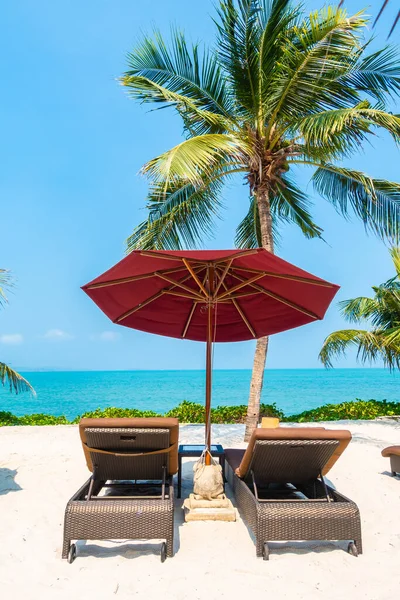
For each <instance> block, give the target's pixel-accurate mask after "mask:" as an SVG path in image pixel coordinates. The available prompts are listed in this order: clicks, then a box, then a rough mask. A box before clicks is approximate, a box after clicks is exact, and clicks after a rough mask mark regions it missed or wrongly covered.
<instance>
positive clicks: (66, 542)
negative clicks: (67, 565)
mask: <svg viewBox="0 0 400 600" xmlns="http://www.w3.org/2000/svg"><path fill="white" fill-rule="evenodd" d="M70 546H71V540H69V539H67V538H65V537H64V540H63V547H62V555H61V557H62V558H68V552H69V548H70Z"/></svg>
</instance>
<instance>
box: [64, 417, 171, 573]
mask: <svg viewBox="0 0 400 600" xmlns="http://www.w3.org/2000/svg"><path fill="white" fill-rule="evenodd" d="M79 433H80V436H81V441H82V446H83V451H84V453H85V457H86V463H87V466H88V469H89V470H90V471H91V472H92V476H91V477H90V479H89V480H88V481H87V482H86V483H85V484H84V485H83V486H82V487H81V488H80V489H79V490H78V491H77V492H76V494H74V495H73V497H72V498H71V500H70V501H69V502H68V504H67V507H66V510H65V521H64V541H63V549H62V557H63V558H67V559H68V562H73V560H74V559H75V556H76V546H75V544H74V543H71V542H72V540H104V539H141V540H142V539H146V540H150V539H161V540H165V542H163V543H162V546H161V561H162V562H164V560H165V558H166V556H173V535H174V488H173V484H172V477H173V475H174V474H175V473H176V472H177V470H178V437H179V424H178V420H177V419H168V418H148V419H147V418H138V419H82V420H81V422H80V423H79Z"/></svg>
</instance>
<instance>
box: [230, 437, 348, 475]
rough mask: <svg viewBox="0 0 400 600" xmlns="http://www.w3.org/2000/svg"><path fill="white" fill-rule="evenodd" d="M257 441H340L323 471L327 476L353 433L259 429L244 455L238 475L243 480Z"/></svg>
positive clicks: (237, 470) (237, 471)
mask: <svg viewBox="0 0 400 600" xmlns="http://www.w3.org/2000/svg"><path fill="white" fill-rule="evenodd" d="M257 440H338V441H339V445H338V447H337V449H336V450H335V452H334V453H333V454H332V456H331V458H330V459H329V460H328V462H327V463H326V465H325V467H324V468H323V470H322V474H323V475H326V473H328V471H330V469H331V468H332V467H333V465H334V464H335V462H336V461H337V459H338V458H339V456H340V455H341V454H342V452H343V451H344V450H345V448H346V447H347V446H348V444H349V443H350V440H351V433H350V431H347V430H346V429H336V430H334V429H324V428H322V427H277V428H274V429H263V428H257V429H255V430H254V431H253V433H252V435H251V438H250V441H249V445H248V446H247V449H246V451H245V453H244V455H243V458H242V461H241V463H240V465H239V466H238V467H237V468H236V471H235V472H236V475H238V476H239V477H240V478H241V479H243V478H244V477H246V475H247V472H248V470H249V466H250V463H251V459H252V455H253V451H254V446H255V443H256V442H257Z"/></svg>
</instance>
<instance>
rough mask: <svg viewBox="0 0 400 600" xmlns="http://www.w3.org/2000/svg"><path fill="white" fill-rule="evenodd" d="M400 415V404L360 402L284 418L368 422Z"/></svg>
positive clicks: (292, 419) (297, 420)
mask: <svg viewBox="0 0 400 600" xmlns="http://www.w3.org/2000/svg"><path fill="white" fill-rule="evenodd" d="M390 415H400V402H387V401H386V400H360V399H359V398H356V399H355V400H354V401H353V402H342V403H341V404H325V405H324V406H320V407H319V408H314V409H313V410H306V411H304V412H302V413H299V414H297V415H290V416H288V417H285V418H284V420H285V421H292V422H295V423H305V422H311V421H339V420H353V419H363V420H370V419H376V418H377V417H384V416H390Z"/></svg>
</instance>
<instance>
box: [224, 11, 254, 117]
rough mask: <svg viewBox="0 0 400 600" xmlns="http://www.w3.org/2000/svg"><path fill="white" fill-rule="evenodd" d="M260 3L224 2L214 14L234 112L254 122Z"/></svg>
mask: <svg viewBox="0 0 400 600" xmlns="http://www.w3.org/2000/svg"><path fill="white" fill-rule="evenodd" d="M261 4H262V2H260V1H259V0H236V2H234V1H233V0H225V1H224V2H220V5H219V9H217V13H218V16H219V21H218V22H216V25H217V29H218V34H219V35H218V57H219V61H220V63H221V65H222V66H223V68H224V70H225V72H226V74H227V79H228V81H229V83H230V86H231V89H232V90H233V92H234V95H235V99H236V107H237V108H236V110H239V111H240V109H242V110H243V113H244V114H245V115H246V116H247V118H250V119H251V118H255V119H256V118H257V113H258V106H259V97H258V94H259V87H258V51H259V39H260V35H261V31H262V29H261V27H260V13H261V10H262V7H261Z"/></svg>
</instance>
